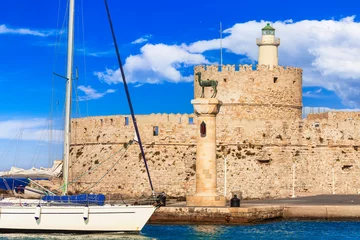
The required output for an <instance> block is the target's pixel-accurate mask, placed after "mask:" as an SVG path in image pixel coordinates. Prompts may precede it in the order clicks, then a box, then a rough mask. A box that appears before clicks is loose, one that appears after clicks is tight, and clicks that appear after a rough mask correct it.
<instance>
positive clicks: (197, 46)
mask: <svg viewBox="0 0 360 240" xmlns="http://www.w3.org/2000/svg"><path fill="white" fill-rule="evenodd" d="M266 23H267V21H249V22H245V23H237V24H235V25H234V26H232V27H231V28H228V29H226V30H224V35H225V37H224V38H223V43H222V45H223V48H224V49H225V50H226V51H229V52H232V53H235V54H238V55H245V56H246V57H247V58H248V59H249V60H250V61H256V60H257V57H258V46H257V45H256V38H259V37H261V28H263V27H264V26H265V25H266ZM271 24H272V26H273V27H274V28H275V29H276V35H277V37H279V38H280V39H281V44H280V46H279V64H280V65H285V66H296V67H300V68H303V70H304V72H303V85H304V86H316V87H321V88H324V89H327V90H329V91H334V92H335V93H336V94H337V95H338V96H339V97H340V98H341V100H342V102H343V104H345V105H347V106H349V107H360V98H359V97H358V96H359V95H360V81H359V80H360V58H359V57H358V56H360V41H359V39H360V23H359V22H356V21H355V17H354V16H350V17H345V18H343V19H340V20H334V19H331V20H302V21H298V22H295V21H293V20H285V21H276V22H273V23H271ZM219 46H220V40H219V39H218V38H217V39H205V40H201V41H197V42H193V43H190V44H181V45H166V44H156V45H153V44H146V45H145V46H143V47H142V48H141V49H140V50H141V53H140V54H138V55H132V56H129V57H128V58H127V59H126V61H125V65H124V69H125V71H126V72H125V73H126V76H127V78H128V79H129V82H132V83H134V82H138V83H158V82H163V81H169V82H181V81H192V76H183V75H182V73H181V72H182V71H181V70H182V69H183V66H193V65H198V64H209V61H208V60H207V59H206V58H205V57H204V55H203V54H204V52H206V51H209V50H216V49H219ZM95 74H96V75H97V76H98V77H99V78H100V79H101V80H103V81H105V82H107V83H109V84H110V83H118V82H121V80H120V74H119V71H118V70H112V69H107V70H106V71H104V72H96V73H95Z"/></svg>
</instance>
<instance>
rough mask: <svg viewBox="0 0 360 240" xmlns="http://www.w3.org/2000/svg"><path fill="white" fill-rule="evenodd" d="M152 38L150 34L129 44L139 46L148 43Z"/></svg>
mask: <svg viewBox="0 0 360 240" xmlns="http://www.w3.org/2000/svg"><path fill="white" fill-rule="evenodd" d="M151 37H152V35H151V34H148V35H145V36H142V37H141V38H138V39H136V40H135V41H133V42H132V43H131V44H140V43H144V42H147V41H149V39H150V38H151Z"/></svg>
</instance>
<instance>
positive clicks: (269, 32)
mask: <svg viewBox="0 0 360 240" xmlns="http://www.w3.org/2000/svg"><path fill="white" fill-rule="evenodd" d="M261 30H262V36H261V39H259V38H258V39H256V44H257V45H258V46H259V59H258V62H259V65H269V67H270V69H272V68H273V67H274V66H278V64H279V58H278V46H279V45H280V39H279V38H276V37H275V29H274V28H273V27H271V26H270V24H269V23H268V24H267V25H266V26H265V27H264V28H263V29H261Z"/></svg>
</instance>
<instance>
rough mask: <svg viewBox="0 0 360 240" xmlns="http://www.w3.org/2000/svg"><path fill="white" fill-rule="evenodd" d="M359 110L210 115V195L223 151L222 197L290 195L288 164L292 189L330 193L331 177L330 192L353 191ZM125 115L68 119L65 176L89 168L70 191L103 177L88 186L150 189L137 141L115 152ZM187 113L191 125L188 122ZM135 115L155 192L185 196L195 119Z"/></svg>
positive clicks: (124, 131)
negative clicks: (213, 137)
mask: <svg viewBox="0 0 360 240" xmlns="http://www.w3.org/2000/svg"><path fill="white" fill-rule="evenodd" d="M359 114H360V113H342V112H334V113H327V114H313V115H309V117H308V118H307V119H304V120H262V119H257V120H251V119H231V121H229V119H227V118H226V116H218V118H217V124H218V127H217V137H218V138H217V163H218V193H219V194H222V193H223V190H224V187H223V186H224V157H226V158H227V190H228V194H227V197H230V192H232V191H241V192H242V196H243V197H244V198H265V197H286V196H290V195H291V194H292V182H293V169H292V168H293V165H294V164H295V166H296V168H295V191H296V194H297V195H309V194H330V193H332V192H333V185H332V182H333V179H334V183H335V186H334V189H335V192H336V193H358V192H360V179H359V178H358V174H359V164H358V162H359V145H360V133H359V131H358V130H359V124H360V119H359ZM125 117H128V116H108V117H93V118H81V119H74V120H73V121H72V144H71V169H70V174H71V176H70V178H71V179H74V178H75V177H76V176H79V175H81V174H82V173H84V172H85V171H87V170H88V169H89V168H90V167H93V168H94V167H96V171H92V172H90V173H86V174H85V175H84V176H83V177H81V178H79V179H78V180H77V182H78V183H77V184H76V185H74V186H75V189H72V191H75V190H84V189H87V188H88V187H90V186H92V185H94V184H95V183H96V182H97V181H98V180H100V179H101V178H102V177H103V176H105V177H104V178H103V179H102V181H101V182H100V183H99V184H98V185H96V186H95V187H93V188H92V189H91V190H90V191H93V192H97V191H101V192H105V193H122V194H124V195H125V196H140V195H142V194H145V193H146V194H149V193H150V191H149V184H148V181H147V175H146V172H145V168H144V164H143V162H142V159H141V158H140V155H139V154H140V150H139V146H138V145H137V144H136V143H134V144H132V145H130V146H129V148H128V150H127V152H126V153H123V152H121V153H118V154H116V153H117V151H119V149H121V148H123V147H124V143H127V142H128V141H129V140H131V139H133V136H134V129H133V127H132V124H131V123H130V124H129V125H128V126H125V125H124V123H125V120H124V119H125ZM189 117H193V118H194V119H193V122H194V124H189V122H188V119H189ZM180 119H181V120H180ZM137 121H138V123H139V128H140V133H141V136H142V141H143V143H144V149H145V153H146V157H147V159H148V165H149V169H150V173H151V176H152V180H153V184H154V187H155V189H156V191H165V192H166V193H167V194H168V195H170V196H171V197H185V196H186V195H187V194H193V193H194V190H195V167H196V166H195V160H196V136H195V135H196V132H195V131H197V125H196V124H197V121H196V117H194V116H193V115H174V114H169V115H166V114H163V115H161V114H157V115H155V114H152V115H147V116H141V115H139V116H137ZM153 126H158V127H159V135H158V136H153ZM112 155H115V156H114V157H112V158H111V157H110V156H112ZM117 161H118V162H117ZM112 167H113V168H112ZM111 168H112V170H111V171H110V172H108V173H107V171H108V170H109V169H111ZM333 173H334V174H333Z"/></svg>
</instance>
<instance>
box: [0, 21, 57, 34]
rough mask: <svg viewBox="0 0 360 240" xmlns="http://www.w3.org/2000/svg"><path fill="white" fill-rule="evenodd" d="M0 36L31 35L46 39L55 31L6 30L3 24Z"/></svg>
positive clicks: (0, 26)
mask: <svg viewBox="0 0 360 240" xmlns="http://www.w3.org/2000/svg"><path fill="white" fill-rule="evenodd" d="M0 34H18V35H32V36H38V37H47V36H50V35H53V34H55V31H38V30H31V29H28V28H8V27H7V26H6V25H5V24H2V25H0Z"/></svg>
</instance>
